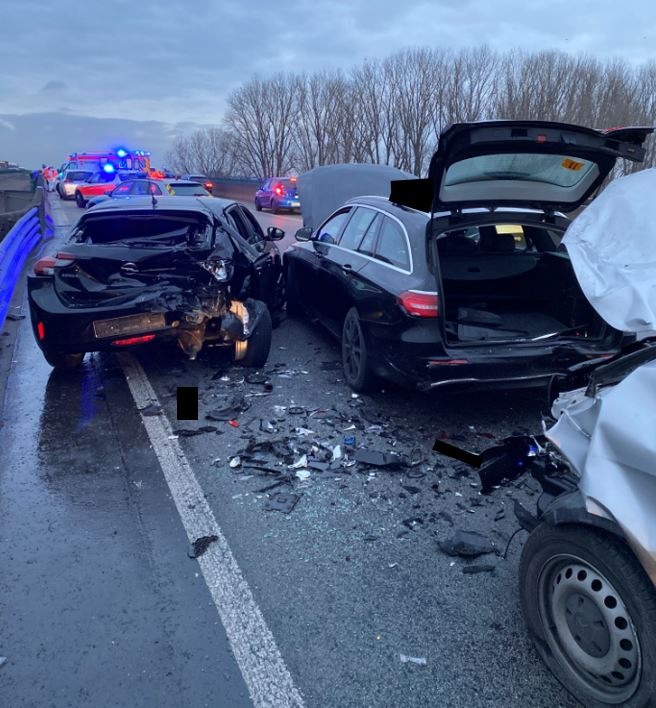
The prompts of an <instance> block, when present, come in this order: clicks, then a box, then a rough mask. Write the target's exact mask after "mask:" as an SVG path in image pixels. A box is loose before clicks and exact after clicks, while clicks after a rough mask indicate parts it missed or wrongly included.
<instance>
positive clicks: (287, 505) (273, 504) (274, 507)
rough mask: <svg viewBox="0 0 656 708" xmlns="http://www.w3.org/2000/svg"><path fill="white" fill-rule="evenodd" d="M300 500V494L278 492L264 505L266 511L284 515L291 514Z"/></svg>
mask: <svg viewBox="0 0 656 708" xmlns="http://www.w3.org/2000/svg"><path fill="white" fill-rule="evenodd" d="M300 498H301V495H300V494H287V493H285V492H278V493H277V494H273V495H272V496H271V497H270V498H269V500H268V501H267V503H266V504H265V505H264V510H265V511H282V513H283V514H289V513H290V512H291V511H292V510H293V509H294V507H295V506H296V504H297V503H298V500H299V499H300Z"/></svg>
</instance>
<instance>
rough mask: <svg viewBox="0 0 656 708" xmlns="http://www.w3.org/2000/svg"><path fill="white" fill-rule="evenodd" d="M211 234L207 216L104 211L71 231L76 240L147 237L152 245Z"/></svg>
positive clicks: (192, 241)
mask: <svg viewBox="0 0 656 708" xmlns="http://www.w3.org/2000/svg"><path fill="white" fill-rule="evenodd" d="M210 236H211V225H210V224H209V222H208V220H207V219H206V218H205V217H204V216H196V215H189V216H186V215H170V216H169V215H162V214H154V215H153V214H152V213H144V214H103V215H102V216H96V217H93V218H89V219H85V220H84V221H83V222H82V223H81V224H80V225H79V227H78V228H77V229H76V231H75V232H74V233H73V235H72V240H73V241H74V242H77V243H88V244H108V243H119V242H120V243H131V242H132V241H135V242H136V241H139V242H140V244H141V243H142V242H144V241H147V242H149V243H151V244H152V245H175V244H178V243H187V244H198V243H202V242H204V241H205V240H206V239H208V238H209V237H210Z"/></svg>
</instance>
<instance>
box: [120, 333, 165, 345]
mask: <svg viewBox="0 0 656 708" xmlns="http://www.w3.org/2000/svg"><path fill="white" fill-rule="evenodd" d="M153 339H155V335H154V334H142V335H140V336H139V337H128V338H127V339H115V340H114V341H113V342H112V346H114V347H131V346H132V345H133V344H145V343H146V342H152V341H153Z"/></svg>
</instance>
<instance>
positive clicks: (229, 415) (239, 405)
mask: <svg viewBox="0 0 656 708" xmlns="http://www.w3.org/2000/svg"><path fill="white" fill-rule="evenodd" d="M250 405H251V404H250V403H249V402H248V401H247V400H246V398H245V397H244V396H243V395H241V394H239V395H237V396H232V397H230V398H229V399H227V400H226V401H225V403H224V404H223V405H222V406H220V407H218V408H213V409H212V410H210V411H208V412H207V413H206V414H205V418H206V419H207V420H217V421H223V420H227V421H230V420H232V419H234V418H235V417H236V416H238V415H239V414H240V413H244V412H245V411H247V410H248V409H249V408H250Z"/></svg>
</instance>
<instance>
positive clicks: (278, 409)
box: [273, 406, 287, 418]
mask: <svg viewBox="0 0 656 708" xmlns="http://www.w3.org/2000/svg"><path fill="white" fill-rule="evenodd" d="M273 412H274V414H275V415H276V416H277V417H278V418H280V417H282V416H284V415H286V413H287V406H274V407H273Z"/></svg>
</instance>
